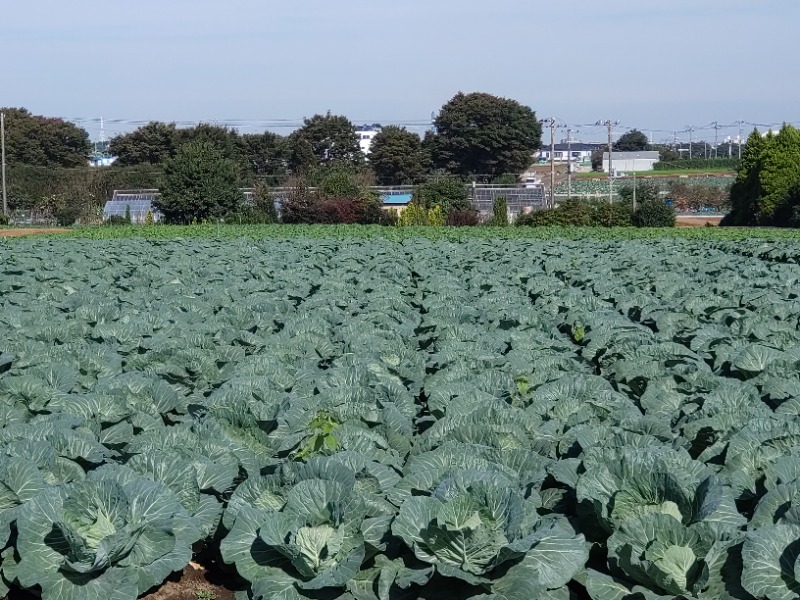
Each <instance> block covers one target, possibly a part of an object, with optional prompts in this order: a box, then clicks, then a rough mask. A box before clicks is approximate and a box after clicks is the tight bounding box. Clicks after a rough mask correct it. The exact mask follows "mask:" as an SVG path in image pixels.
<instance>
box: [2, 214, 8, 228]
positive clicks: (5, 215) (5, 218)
mask: <svg viewBox="0 0 800 600" xmlns="http://www.w3.org/2000/svg"><path fill="white" fill-rule="evenodd" d="M5 225H8V215H7V214H4V213H2V212H0V226H5Z"/></svg>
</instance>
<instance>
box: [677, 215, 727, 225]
mask: <svg viewBox="0 0 800 600" xmlns="http://www.w3.org/2000/svg"><path fill="white" fill-rule="evenodd" d="M720 221H722V217H677V218H676V219H675V225H676V226H678V227H705V226H706V224H708V225H714V226H717V225H719V222H720Z"/></svg>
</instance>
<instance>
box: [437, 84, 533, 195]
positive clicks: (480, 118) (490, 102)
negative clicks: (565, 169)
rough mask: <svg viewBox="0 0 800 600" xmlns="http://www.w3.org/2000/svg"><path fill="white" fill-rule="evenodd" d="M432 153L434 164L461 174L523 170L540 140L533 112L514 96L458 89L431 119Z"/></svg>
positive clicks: (496, 173)
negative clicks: (433, 121)
mask: <svg viewBox="0 0 800 600" xmlns="http://www.w3.org/2000/svg"><path fill="white" fill-rule="evenodd" d="M435 126H436V134H435V135H434V136H433V137H432V141H431V146H432V156H433V161H434V163H435V165H436V166H437V167H440V168H443V169H445V170H447V171H448V172H450V173H452V174H454V175H459V176H470V175H475V176H483V177H487V178H488V179H489V180H492V179H494V178H495V177H497V176H499V175H502V174H504V173H522V172H523V171H524V170H525V169H527V168H528V167H529V166H530V165H531V162H532V161H533V153H534V152H536V150H538V149H539V147H540V145H541V136H542V126H541V124H540V123H539V120H538V119H537V118H536V113H534V112H533V110H531V109H530V108H528V107H527V106H523V105H522V104H520V103H519V102H517V101H516V100H510V99H507V98H499V97H497V96H492V95H491V94H486V93H471V94H464V93H461V92H459V93H458V94H456V95H455V96H454V97H453V98H452V99H451V100H450V101H449V102H447V103H446V104H445V105H444V106H443V107H442V110H441V111H440V113H439V115H438V116H437V117H436V120H435Z"/></svg>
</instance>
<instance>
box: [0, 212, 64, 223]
mask: <svg viewBox="0 0 800 600" xmlns="http://www.w3.org/2000/svg"><path fill="white" fill-rule="evenodd" d="M8 224H9V225H14V226H15V227H52V226H54V225H56V218H55V217H54V216H53V213H51V212H50V211H49V210H22V209H19V210H12V211H10V212H9V213H8Z"/></svg>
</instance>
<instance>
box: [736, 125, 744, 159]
mask: <svg viewBox="0 0 800 600" xmlns="http://www.w3.org/2000/svg"><path fill="white" fill-rule="evenodd" d="M743 124H744V121H741V120H740V121H739V137H737V138H736V141H737V142H739V144H738V146H739V160H742V125H743Z"/></svg>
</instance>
